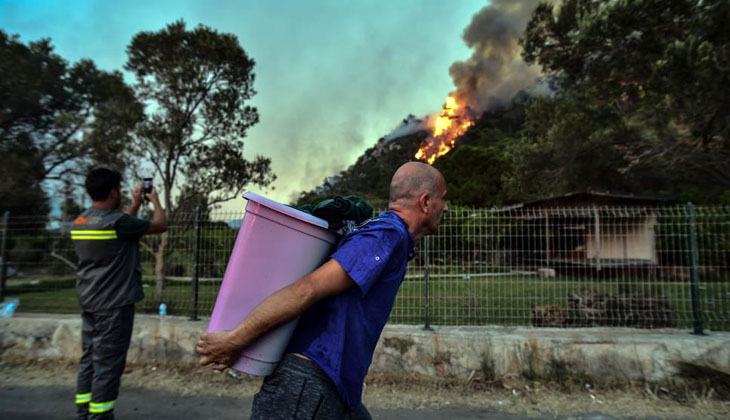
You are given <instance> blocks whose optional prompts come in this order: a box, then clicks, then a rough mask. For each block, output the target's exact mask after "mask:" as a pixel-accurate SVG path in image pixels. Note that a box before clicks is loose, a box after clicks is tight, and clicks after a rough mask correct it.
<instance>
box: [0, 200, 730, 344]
mask: <svg viewBox="0 0 730 420" xmlns="http://www.w3.org/2000/svg"><path fill="white" fill-rule="evenodd" d="M242 216H243V214H242V213H224V212H214V213H208V212H203V211H200V210H197V211H195V212H189V213H177V214H173V215H172V216H171V217H170V220H169V229H168V232H167V234H166V237H164V238H163V237H160V236H150V237H145V238H143V239H142V242H141V251H140V252H141V255H142V266H143V271H144V275H143V286H144V291H145V295H146V296H145V299H144V301H142V302H141V303H140V304H139V305H138V311H139V312H155V311H156V310H157V307H158V305H159V304H160V303H161V302H165V303H166V305H167V308H168V313H169V314H172V315H179V316H187V317H190V318H192V319H197V318H198V317H205V316H209V315H210V313H211V311H212V307H213V305H214V303H215V299H216V296H217V293H218V289H219V287H220V284H221V281H222V278H223V275H224V273H225V268H226V264H227V261H228V258H229V256H230V253H231V250H232V249H233V244H234V242H235V239H236V235H237V233H238V229H239V226H240V220H241V218H242ZM0 222H1V223H2V225H1V226H0V252H1V253H2V254H1V255H2V260H1V264H2V267H1V268H2V282H0V295H2V296H4V297H14V298H18V299H19V301H20V305H19V307H18V311H20V312H23V311H25V312H60V313H74V312H77V311H78V310H79V308H78V304H77V301H76V295H75V290H74V283H75V264H76V257H75V254H74V251H73V244H72V242H71V240H70V238H69V237H68V235H67V234H66V233H64V232H65V230H66V228H65V227H66V225H67V223H66V222H64V221H57V220H56V221H54V220H49V219H38V218H28V217H23V216H13V215H10V216H9V217H7V216H6V217H4V218H2V219H0ZM281 257H282V258H286V256H281ZM729 260H730V207H721V206H703V207H695V206H693V205H692V204H687V205H686V206H621V207H615V206H612V207H608V206H586V207H553V208H511V209H510V208H502V209H470V208H459V207H457V208H453V209H451V210H450V211H449V213H447V214H446V215H445V217H444V220H443V222H442V225H441V228H440V229H439V232H438V233H437V234H436V235H433V236H430V237H426V238H424V239H423V240H422V241H421V243H420V244H418V255H417V257H416V258H415V259H414V260H413V261H411V263H410V264H409V267H408V271H407V274H406V277H405V279H404V281H403V284H402V285H401V289H400V292H399V294H398V297H397V299H396V303H395V306H394V308H393V312H392V314H391V317H390V322H392V323H405V324H423V325H424V326H425V327H427V328H428V327H430V326H432V325H523V326H528V325H531V326H534V327H564V328H571V327H634V328H645V329H657V328H680V329H687V330H691V331H692V332H694V333H698V334H700V333H702V332H703V331H705V330H724V331H727V330H730V264H729V263H728V262H729Z"/></svg>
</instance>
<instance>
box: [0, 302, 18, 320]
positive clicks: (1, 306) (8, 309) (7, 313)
mask: <svg viewBox="0 0 730 420" xmlns="http://www.w3.org/2000/svg"><path fill="white" fill-rule="evenodd" d="M17 307H18V299H8V300H6V301H4V302H0V318H11V317H12V316H13V313H14V312H15V308H17Z"/></svg>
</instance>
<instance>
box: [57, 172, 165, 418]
mask: <svg viewBox="0 0 730 420" xmlns="http://www.w3.org/2000/svg"><path fill="white" fill-rule="evenodd" d="M85 185H86V191H87V192H88V193H89V195H90V196H91V200H92V206H91V208H90V209H88V210H86V211H84V212H83V213H82V214H81V215H80V216H79V217H78V218H76V220H75V221H74V222H73V226H72V227H71V239H72V240H73V242H74V247H75V249H76V254H77V255H78V258H79V263H78V273H77V279H76V291H77V292H78V297H79V305H80V306H81V311H82V312H81V319H82V330H81V338H82V355H81V361H80V363H79V370H78V378H77V384H76V411H77V419H113V418H114V404H115V403H116V399H117V395H118V394H119V382H120V378H121V376H122V373H123V372H124V366H125V363H126V358H127V350H128V349H129V342H130V339H131V337H132V325H133V322H134V304H135V303H137V302H139V301H140V300H142V298H143V297H144V295H143V293H142V267H141V266H140V262H139V239H140V238H141V237H142V235H145V234H150V233H162V232H164V231H165V230H167V218H166V216H165V213H164V211H163V210H162V207H161V206H160V201H159V198H158V196H157V191H155V189H154V188H153V189H152V191H151V192H150V193H148V194H146V197H147V199H148V200H149V201H150V202H152V205H153V206H154V216H153V217H152V220H151V221H148V220H143V219H139V218H137V217H136V214H137V210H139V207H140V205H141V204H142V194H143V190H142V186H138V187H137V188H135V189H134V191H133V193H132V204H131V205H130V206H129V208H128V209H127V210H126V212H125V213H122V212H120V211H118V209H119V206H120V204H121V191H120V188H121V175H120V174H119V172H116V171H113V170H111V169H107V168H97V169H93V170H92V171H90V172H89V174H88V176H87V177H86V184H85Z"/></svg>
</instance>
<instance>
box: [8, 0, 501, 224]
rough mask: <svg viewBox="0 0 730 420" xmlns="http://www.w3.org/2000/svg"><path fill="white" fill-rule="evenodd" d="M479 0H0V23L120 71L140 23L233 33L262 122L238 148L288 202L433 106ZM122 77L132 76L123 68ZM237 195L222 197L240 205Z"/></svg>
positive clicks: (144, 27)
mask: <svg viewBox="0 0 730 420" xmlns="http://www.w3.org/2000/svg"><path fill="white" fill-rule="evenodd" d="M486 5H487V2H486V1H485V0H478V1H477V0H473V1H472V0H458V1H443V0H441V1H436V0H420V1H416V0H389V1H388V0H383V1H375V0H372V1H365V0H363V1H355V0H349V1H348V0H339V1H336V0H329V1H325V0H322V1H320V0H316V1H314V0H311V1H293V0H292V1H263V0H261V1H253V0H246V1H210V0H209V1H184V0H177V1H149V0H148V1H136V0H134V1H124V2H108V1H101V0H100V1H65V2H62V1H50V0H49V1H33V0H23V1H17V0H13V1H10V0H0V28H2V29H3V30H4V31H6V32H8V33H11V34H19V35H20V37H21V40H22V41H23V42H28V41H30V40H37V39H39V38H44V37H49V38H51V39H52V43H53V45H54V46H55V48H56V52H57V53H58V54H60V55H61V56H63V57H64V58H66V59H67V60H69V61H71V62H75V61H77V60H79V59H81V58H90V59H92V60H93V61H94V62H96V64H97V65H98V66H99V67H101V68H103V69H105V70H123V69H122V67H123V65H124V63H125V62H126V58H127V57H126V53H125V49H126V46H127V45H128V43H129V41H130V40H131V39H132V37H133V36H134V35H135V34H136V33H137V32H140V31H156V30H159V29H161V28H163V27H164V26H165V25H166V24H168V23H170V22H173V21H175V20H178V19H184V20H185V21H186V22H187V24H188V26H189V27H194V26H197V25H198V24H204V25H207V26H210V27H212V28H214V29H216V30H218V31H220V32H230V33H234V34H236V35H237V36H238V39H239V42H240V44H241V46H242V47H243V48H244V49H245V50H246V52H247V53H248V54H249V55H250V56H251V57H252V58H253V59H254V60H255V61H256V67H255V73H256V83H255V89H256V90H257V91H258V94H257V95H256V96H255V97H254V99H253V100H252V104H253V105H255V106H256V107H257V108H258V110H259V113H260V117H261V120H260V122H259V124H257V125H256V126H254V127H253V128H252V129H251V130H250V131H249V134H248V137H247V138H246V148H245V155H246V156H248V157H253V156H254V155H264V156H267V157H270V158H271V159H272V166H273V169H274V172H275V173H276V174H277V175H278V177H279V178H278V180H277V181H276V183H275V184H274V186H275V189H274V190H256V189H253V191H255V192H257V193H259V194H262V195H265V196H268V197H270V198H272V199H275V200H278V201H283V202H288V201H290V200H291V199H293V198H294V197H295V196H296V194H297V193H298V192H300V191H301V190H304V189H311V188H312V187H314V186H316V185H319V184H320V183H321V181H322V179H323V178H324V177H326V176H329V175H332V174H334V173H336V172H338V171H340V170H342V169H344V168H346V167H347V166H349V165H351V164H352V163H353V162H354V161H355V159H356V158H357V157H358V156H359V155H360V154H361V153H362V152H363V151H364V150H365V149H367V148H368V147H370V146H372V145H373V144H374V143H375V142H376V141H377V139H378V138H380V137H381V136H383V135H385V134H387V133H388V132H390V131H391V130H392V129H393V128H394V127H395V126H396V125H397V124H398V123H399V122H400V121H401V120H402V119H403V118H404V117H405V116H406V115H407V114H409V113H412V114H415V115H417V116H422V115H425V114H428V113H431V112H434V111H437V110H439V109H440V107H441V105H442V103H443V100H444V98H445V97H446V95H447V94H448V93H449V92H451V91H452V90H454V85H453V83H452V80H451V78H450V77H449V73H448V68H449V66H450V65H451V64H452V63H453V62H454V61H458V60H465V59H466V58H468V57H469V55H470V54H471V53H470V51H469V50H468V48H467V47H466V46H465V45H464V42H463V41H462V39H461V35H462V32H463V30H464V28H465V27H466V26H467V25H468V24H469V22H470V21H471V17H472V16H473V15H474V14H475V13H477V12H478V11H479V10H480V9H481V8H482V7H484V6H486ZM127 78H128V80H129V81H131V78H129V77H128V76H127ZM244 205H245V200H243V199H237V200H235V201H233V202H229V203H226V204H225V205H224V208H225V209H227V210H242V209H243V206H244Z"/></svg>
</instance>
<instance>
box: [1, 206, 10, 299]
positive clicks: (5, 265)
mask: <svg viewBox="0 0 730 420" xmlns="http://www.w3.org/2000/svg"><path fill="white" fill-rule="evenodd" d="M8 216H10V211H9V210H8V211H6V212H5V214H3V219H2V222H0V224H2V238H0V258H2V262H0V302H2V301H3V299H5V278H6V277H7V272H8V269H7V268H8V257H7V255H5V254H6V252H5V251H6V245H7V238H8Z"/></svg>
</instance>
